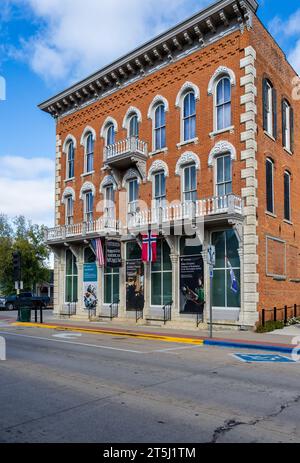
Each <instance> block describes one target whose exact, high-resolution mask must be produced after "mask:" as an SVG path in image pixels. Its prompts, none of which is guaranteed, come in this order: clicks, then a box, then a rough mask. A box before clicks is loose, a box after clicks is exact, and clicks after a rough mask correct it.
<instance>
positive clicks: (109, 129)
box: [106, 124, 116, 146]
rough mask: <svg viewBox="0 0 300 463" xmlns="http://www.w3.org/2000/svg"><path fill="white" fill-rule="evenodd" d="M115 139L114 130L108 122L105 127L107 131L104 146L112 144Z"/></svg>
mask: <svg viewBox="0 0 300 463" xmlns="http://www.w3.org/2000/svg"><path fill="white" fill-rule="evenodd" d="M115 141H116V132H115V128H114V126H113V124H110V125H109V126H108V127H107V133H106V146H110V145H113V144H114V143H115Z"/></svg>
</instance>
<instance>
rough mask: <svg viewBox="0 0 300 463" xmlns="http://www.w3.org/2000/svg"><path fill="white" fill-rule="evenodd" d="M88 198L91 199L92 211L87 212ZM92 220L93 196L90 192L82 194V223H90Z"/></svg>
mask: <svg viewBox="0 0 300 463" xmlns="http://www.w3.org/2000/svg"><path fill="white" fill-rule="evenodd" d="M88 197H91V198H92V206H93V207H92V209H91V210H88V209H87V207H88ZM93 220H94V194H93V191H92V190H89V191H85V192H84V222H85V223H92V222H93Z"/></svg>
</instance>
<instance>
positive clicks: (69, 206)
mask: <svg viewBox="0 0 300 463" xmlns="http://www.w3.org/2000/svg"><path fill="white" fill-rule="evenodd" d="M64 201H65V213H66V215H65V224H66V225H73V224H74V198H73V196H72V195H68V196H65V198H64Z"/></svg>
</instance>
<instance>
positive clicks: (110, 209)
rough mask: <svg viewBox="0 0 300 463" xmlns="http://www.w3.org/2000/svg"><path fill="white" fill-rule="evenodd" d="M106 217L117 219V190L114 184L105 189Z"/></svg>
mask: <svg viewBox="0 0 300 463" xmlns="http://www.w3.org/2000/svg"><path fill="white" fill-rule="evenodd" d="M104 216H105V217H106V218H108V219H113V218H114V217H115V190H114V186H113V184H111V185H106V187H105V188H104Z"/></svg>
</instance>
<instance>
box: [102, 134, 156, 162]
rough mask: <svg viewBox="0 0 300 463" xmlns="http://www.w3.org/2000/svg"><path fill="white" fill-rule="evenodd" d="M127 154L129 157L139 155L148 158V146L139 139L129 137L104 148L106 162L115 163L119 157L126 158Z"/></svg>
mask: <svg viewBox="0 0 300 463" xmlns="http://www.w3.org/2000/svg"><path fill="white" fill-rule="evenodd" d="M126 154H128V155H129V156H132V155H135V154H139V155H142V156H145V157H147V156H148V145H147V143H146V142H144V141H142V140H140V139H139V138H137V137H129V138H125V139H124V140H121V141H118V142H116V143H114V144H113V145H108V146H106V147H105V148H104V158H105V161H106V162H109V161H113V160H114V159H115V158H117V157H118V156H124V155H126Z"/></svg>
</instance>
